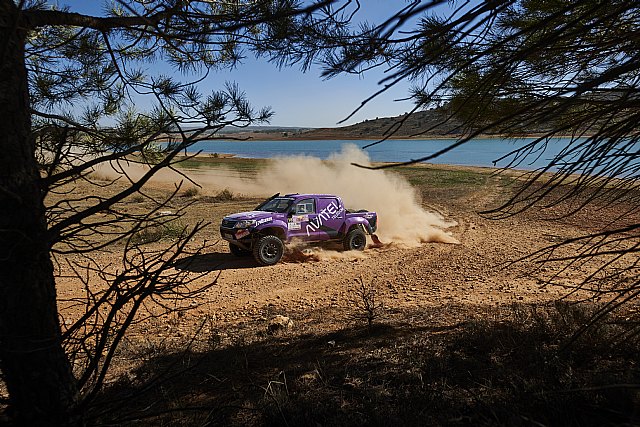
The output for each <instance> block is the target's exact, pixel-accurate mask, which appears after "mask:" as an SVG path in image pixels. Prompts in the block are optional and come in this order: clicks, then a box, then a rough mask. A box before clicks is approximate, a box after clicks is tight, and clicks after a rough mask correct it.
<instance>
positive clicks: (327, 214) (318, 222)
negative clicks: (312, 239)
mask: <svg viewBox="0 0 640 427" xmlns="http://www.w3.org/2000/svg"><path fill="white" fill-rule="evenodd" d="M341 212H342V208H340V206H339V205H338V202H337V201H335V200H332V201H331V203H329V205H327V207H326V208H324V209H322V210H321V211H320V213H319V214H318V216H317V218H316V219H315V220H312V221H310V222H309V224H307V227H306V230H307V236H311V233H313V232H315V231H317V230H318V229H319V228H320V227H322V225H323V224H324V222H325V221H326V220H328V219H335V218H337V217H338V216H339V215H340V213H341Z"/></svg>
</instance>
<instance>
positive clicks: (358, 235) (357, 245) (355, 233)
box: [342, 228, 367, 251]
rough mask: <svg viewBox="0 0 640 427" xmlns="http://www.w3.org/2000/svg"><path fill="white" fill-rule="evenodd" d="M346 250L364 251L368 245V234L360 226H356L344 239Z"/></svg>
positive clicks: (343, 243) (343, 244)
mask: <svg viewBox="0 0 640 427" xmlns="http://www.w3.org/2000/svg"><path fill="white" fill-rule="evenodd" d="M342 246H344V250H345V251H363V250H364V248H365V246H367V235H366V234H364V231H362V230H361V229H359V228H354V229H353V230H351V231H350V232H349V233H347V235H346V237H345V238H344V240H343V241H342Z"/></svg>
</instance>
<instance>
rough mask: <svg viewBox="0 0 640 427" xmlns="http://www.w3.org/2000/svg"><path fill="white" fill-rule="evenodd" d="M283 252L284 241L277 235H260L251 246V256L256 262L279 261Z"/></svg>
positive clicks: (269, 262)
mask: <svg viewBox="0 0 640 427" xmlns="http://www.w3.org/2000/svg"><path fill="white" fill-rule="evenodd" d="M282 254H284V243H282V240H280V238H279V237H278V236H264V237H261V238H260V239H259V240H258V241H257V242H256V244H255V245H254V246H253V257H254V258H255V259H256V261H257V262H258V264H261V265H273V264H276V263H277V262H278V261H280V258H282Z"/></svg>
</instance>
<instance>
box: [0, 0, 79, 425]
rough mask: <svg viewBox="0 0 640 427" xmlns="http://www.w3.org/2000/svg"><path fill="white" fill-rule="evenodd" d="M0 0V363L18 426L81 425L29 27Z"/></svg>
mask: <svg viewBox="0 0 640 427" xmlns="http://www.w3.org/2000/svg"><path fill="white" fill-rule="evenodd" d="M18 20H19V12H18V10H17V8H16V6H15V3H14V2H13V0H0V369H1V370H2V374H3V379H4V381H5V383H6V386H7V389H8V391H9V403H10V416H12V417H13V418H14V419H15V421H16V423H17V424H19V425H29V426H44V425H77V424H79V420H80V418H79V417H77V416H74V415H73V414H72V411H73V408H74V402H75V400H76V398H77V390H76V382H75V379H74V377H73V374H72V371H71V368H70V364H69V361H68V359H67V357H66V355H65V352H64V350H63V348H62V345H61V340H60V324H59V321H58V313H57V304H56V290H55V281H54V276H53V264H52V262H51V258H50V243H49V239H48V237H47V224H46V219H45V209H44V204H43V200H42V192H41V190H40V186H39V182H40V175H39V172H38V166H37V164H36V161H35V157H34V149H35V148H34V139H33V138H32V136H31V119H30V111H29V92H28V85H27V72H26V69H25V63H24V43H25V36H26V34H25V32H24V30H22V29H21V25H20V23H19V22H18Z"/></svg>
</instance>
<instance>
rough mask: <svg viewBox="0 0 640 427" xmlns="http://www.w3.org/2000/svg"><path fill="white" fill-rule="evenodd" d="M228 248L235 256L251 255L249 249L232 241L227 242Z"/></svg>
mask: <svg viewBox="0 0 640 427" xmlns="http://www.w3.org/2000/svg"><path fill="white" fill-rule="evenodd" d="M229 250H230V251H231V253H232V254H234V255H235V256H249V255H251V251H250V250H248V249H244V248H241V247H240V246H238V245H234V244H233V243H229Z"/></svg>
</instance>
